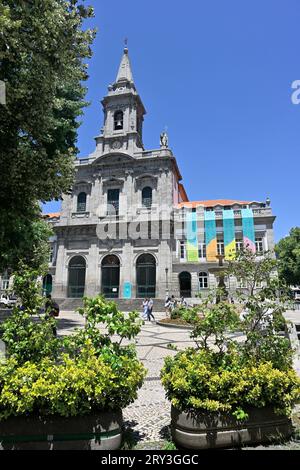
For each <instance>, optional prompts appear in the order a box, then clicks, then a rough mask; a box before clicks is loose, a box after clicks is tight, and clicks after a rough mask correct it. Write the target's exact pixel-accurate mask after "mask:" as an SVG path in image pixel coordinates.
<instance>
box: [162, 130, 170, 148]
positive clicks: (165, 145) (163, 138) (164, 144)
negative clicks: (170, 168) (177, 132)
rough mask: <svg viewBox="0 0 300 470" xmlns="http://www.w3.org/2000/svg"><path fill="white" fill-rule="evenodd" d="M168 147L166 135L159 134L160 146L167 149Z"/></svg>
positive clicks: (164, 133)
mask: <svg viewBox="0 0 300 470" xmlns="http://www.w3.org/2000/svg"><path fill="white" fill-rule="evenodd" d="M168 145H169V139H168V134H167V133H166V132H162V133H161V134H160V146H161V147H164V148H167V147H168Z"/></svg>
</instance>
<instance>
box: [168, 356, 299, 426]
mask: <svg viewBox="0 0 300 470" xmlns="http://www.w3.org/2000/svg"><path fill="white" fill-rule="evenodd" d="M161 377H162V383H163V385H164V387H165V389H166V394H167V397H168V398H169V399H170V400H171V402H172V404H173V405H174V406H175V407H176V408H178V409H179V410H181V411H191V410H199V411H200V410H207V411H211V412H212V411H228V412H230V413H232V414H233V415H236V416H244V417H245V416H246V411H247V408H249V407H259V408H262V407H266V406H271V407H273V409H274V411H275V412H277V413H280V414H286V415H289V414H290V412H291V407H292V405H293V403H294V402H295V401H296V400H297V399H299V398H300V380H299V378H298V377H297V375H296V373H295V371H294V370H293V369H290V370H288V371H281V370H279V369H276V368H274V366H273V365H272V363H271V362H258V363H257V364H256V365H255V364H250V363H248V364H246V363H244V362H242V361H241V360H240V357H239V355H238V354H236V353H234V352H231V353H227V354H224V356H223V360H222V361H220V354H219V353H215V352H208V351H207V350H205V351H204V350H195V349H188V350H186V351H184V352H180V353H178V354H177V355H176V356H175V357H174V358H171V357H168V358H166V360H165V366H164V368H163V369H162V373H161ZM243 412H244V413H243Z"/></svg>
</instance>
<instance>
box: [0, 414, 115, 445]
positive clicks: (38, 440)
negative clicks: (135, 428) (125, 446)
mask: <svg viewBox="0 0 300 470" xmlns="http://www.w3.org/2000/svg"><path fill="white" fill-rule="evenodd" d="M122 424H123V417H122V411H121V410H120V411H116V412H101V413H100V412H98V413H93V414H90V415H86V416H75V417H70V418H63V417H59V416H57V417H56V416H51V417H33V416H32V417H21V416H20V417H11V418H8V419H7V420H5V421H0V449H1V450H4V449H10V450H90V449H91V450H114V449H118V448H119V447H120V446H121V441H122Z"/></svg>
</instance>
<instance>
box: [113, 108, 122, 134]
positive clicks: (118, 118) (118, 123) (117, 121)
mask: <svg viewBox="0 0 300 470" xmlns="http://www.w3.org/2000/svg"><path fill="white" fill-rule="evenodd" d="M121 129H123V111H116V112H115V114H114V130H115V131H119V130H121Z"/></svg>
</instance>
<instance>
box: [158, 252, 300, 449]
mask: <svg viewBox="0 0 300 470" xmlns="http://www.w3.org/2000/svg"><path fill="white" fill-rule="evenodd" d="M251 257H252V255H250V254H248V253H245V254H244V255H243V257H242V256H241V257H240V258H239V259H238V260H236V264H234V265H231V266H230V267H229V271H228V272H229V273H233V272H234V271H235V272H236V271H237V268H240V267H241V264H242V263H246V262H247V264H248V265H249V266H251V263H255V262H256V261H255V260H252V259H250V258H251ZM265 268H266V266H265ZM253 269H257V266H253ZM273 269H274V268H273V263H272V264H269V268H268V269H267V268H266V273H265V274H267V272H268V273H269V276H268V275H266V276H265V277H264V279H265V284H264V286H263V287H262V288H261V289H260V290H259V291H255V290H253V291H252V292H251V293H250V295H249V293H248V295H247V296H244V297H240V299H239V301H240V303H242V304H243V303H244V304H243V310H244V314H243V315H242V318H240V315H239V313H238V309H237V308H236V305H233V304H231V303H227V302H226V301H221V302H220V303H218V304H214V305H211V304H210V305H209V303H208V300H206V301H204V302H203V304H202V312H203V313H204V317H203V318H199V316H197V315H194V314H193V312H187V314H186V316H185V318H186V319H187V320H188V321H189V322H190V323H191V324H192V325H193V331H192V333H191V337H192V338H193V339H194V340H195V342H196V347H195V348H189V349H187V350H185V351H183V352H179V353H178V354H177V355H176V356H175V357H173V358H170V357H168V358H166V360H165V365H164V368H163V370H162V373H161V377H162V383H163V385H164V387H165V389H166V395H167V397H168V398H169V399H170V400H171V403H172V411H171V418H172V422H171V428H172V435H173V439H174V441H175V442H176V443H177V444H178V445H179V446H182V447H185V448H190V449H208V448H218V447H233V446H241V445H244V444H255V443H262V442H270V441H272V440H276V439H283V438H288V437H289V436H290V435H291V432H292V426H291V420H290V416H291V409H292V406H293V403H294V402H295V401H296V400H298V399H299V396H300V382H299V378H298V377H297V375H296V373H295V371H294V370H293V367H292V354H293V351H292V350H291V346H290V343H289V340H288V339H287V338H286V337H283V336H280V335H278V323H281V322H282V312H283V311H284V309H285V303H284V299H283V298H280V295H281V294H280V293H279V290H278V283H277V280H276V279H275V278H274V275H273ZM250 271H251V269H249V272H250ZM243 272H245V271H243ZM249 276H250V275H249ZM238 331H239V332H240V335H239V338H240V340H239V341H238V340H237V339H235V336H236V333H237V332H238Z"/></svg>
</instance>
